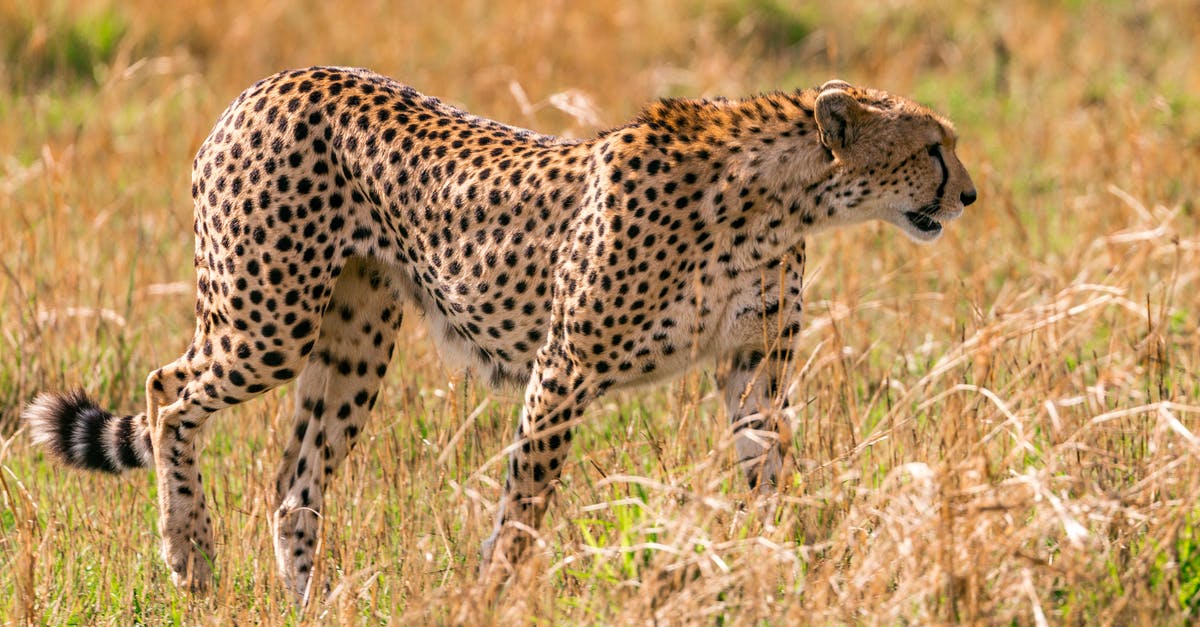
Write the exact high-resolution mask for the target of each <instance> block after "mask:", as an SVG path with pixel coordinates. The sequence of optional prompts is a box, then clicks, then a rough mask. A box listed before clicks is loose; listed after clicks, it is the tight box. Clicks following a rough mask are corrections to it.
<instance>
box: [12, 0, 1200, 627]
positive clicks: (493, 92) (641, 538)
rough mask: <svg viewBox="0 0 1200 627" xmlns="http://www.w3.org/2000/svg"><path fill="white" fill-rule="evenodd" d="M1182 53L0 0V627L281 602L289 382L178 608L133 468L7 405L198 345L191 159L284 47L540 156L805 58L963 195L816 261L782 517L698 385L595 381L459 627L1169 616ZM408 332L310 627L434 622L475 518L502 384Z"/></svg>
mask: <svg viewBox="0 0 1200 627" xmlns="http://www.w3.org/2000/svg"><path fill="white" fill-rule="evenodd" d="M1197 42H1200V2H1196V1H1194V0H1171V1H1169V0H1162V1H1153V0H1145V1H1135V2H1109V1H1097V2H1085V1H1063V2H1049V1H1032V0H1017V1H1014V2H1003V3H995V2H982V1H974V0H971V1H967V2H959V3H952V4H951V3H944V2H935V1H933V0H908V1H904V0H886V1H882V2H881V1H866V0H840V1H837V2H833V1H829V2H803V3H802V2H789V1H786V0H713V1H708V2H705V1H701V0H656V1H650V2H567V1H565V0H546V1H542V2H532V1H531V2H523V1H518V0H493V1H462V2H457V1H446V2H439V3H426V2H408V1H396V2H383V1H380V2H347V3H331V2H283V1H261V0H238V1H230V0H213V1H209V2H190V1H185V2H179V3H163V2H150V1H144V0H130V1H126V2H107V1H103V0H62V1H53V2H49V1H35V2H28V1H14V0H0V271H2V276H0V438H3V439H0V488H2V490H0V493H2V494H3V497H4V498H3V508H0V530H2V533H0V588H3V590H4V592H5V594H0V599H5V600H0V622H4V620H5V619H6V618H8V619H12V620H16V619H17V618H25V619H29V620H34V621H37V622H48V623H62V622H67V621H75V622H89V623H90V622H104V623H118V624H128V623H130V622H132V621H147V622H161V621H165V620H172V621H175V620H185V621H187V622H192V621H193V620H196V617H197V616H198V614H193V612H200V611H202V612H203V613H204V614H203V615H204V616H207V617H211V619H212V620H217V621H222V620H224V621H229V620H234V621H239V622H264V621H265V622H275V621H276V620H286V619H287V618H286V617H288V616H293V615H291V614H289V612H290V611H291V610H290V609H289V605H288V603H287V600H286V596H285V595H283V594H282V592H281V590H280V588H281V587H280V586H279V585H278V583H277V582H276V581H275V580H274V576H273V574H272V572H273V558H272V557H271V548H270V543H269V539H268V534H267V532H266V528H265V522H264V515H265V512H266V511H269V498H268V496H267V492H268V488H267V486H268V483H269V480H270V479H271V478H272V477H273V473H274V464H275V463H276V460H277V459H278V457H279V455H280V454H281V453H280V452H281V450H282V442H283V439H284V436H285V435H286V433H284V434H283V435H280V432H281V431H286V428H287V427H286V425H287V424H288V417H287V415H286V414H287V413H288V412H287V406H286V401H285V400H284V399H285V398H286V392H281V393H278V394H272V395H268V398H267V399H266V400H264V401H257V402H255V403H250V404H247V405H245V406H242V407H239V408H236V409H234V410H231V411H228V412H224V413H222V414H221V415H220V416H218V417H217V418H216V419H214V420H213V421H212V422H210V428H209V430H210V431H211V432H212V434H211V436H210V439H209V443H208V447H207V451H206V453H205V462H204V463H205V465H206V471H205V476H206V478H207V479H208V480H209V483H208V486H207V487H208V490H209V492H210V500H211V502H212V503H213V509H214V510H215V518H216V519H217V527H218V536H219V538H218V544H219V545H220V546H219V549H218V550H219V551H222V552H223V554H222V555H220V556H219V557H218V576H219V579H218V588H217V591H216V593H215V594H214V595H213V596H212V597H210V598H208V599H207V600H200V601H193V600H188V599H187V597H183V596H180V595H178V594H177V593H175V592H174V591H173V590H172V589H171V588H170V585H169V583H168V582H167V578H166V570H165V568H163V567H162V566H161V564H160V563H159V560H158V558H157V533H156V531H155V524H156V515H155V510H154V501H153V498H152V497H151V496H150V495H149V494H148V493H149V491H150V490H151V489H152V487H153V482H152V480H151V479H150V477H149V476H148V475H139V476H130V477H126V478H122V479H120V480H114V479H109V478H97V477H91V476H78V475H74V474H70V473H67V472H65V471H61V470H59V469H56V468H54V467H52V466H50V465H49V463H47V462H46V461H45V460H43V459H42V458H41V455H40V454H39V453H38V452H36V451H34V450H33V449H32V448H31V447H30V446H29V443H28V441H27V438H25V437H22V434H21V433H20V432H19V425H18V423H17V416H18V414H19V411H20V408H21V406H22V405H23V404H24V403H25V402H28V401H29V400H30V399H31V398H32V396H33V395H34V394H35V393H36V392H37V391H40V390H43V389H63V388H66V387H76V386H82V387H85V388H87V389H88V390H89V391H91V392H92V393H94V394H95V395H97V396H98V397H99V398H100V399H101V400H102V401H103V403H104V404H107V405H109V406H111V407H114V408H118V409H121V410H123V411H133V410H135V408H137V407H139V406H140V404H141V403H142V402H143V399H144V397H143V394H142V386H143V383H142V382H143V381H144V378H145V376H146V374H147V373H148V372H149V371H150V370H152V369H153V368H155V367H157V366H158V365H161V364H163V363H166V362H169V361H171V360H172V359H174V358H175V357H176V356H177V355H178V353H179V351H180V350H181V349H182V348H183V347H184V346H185V344H186V341H187V339H188V337H190V333H191V325H192V297H191V294H192V290H193V288H192V281H193V270H192V231H191V208H190V198H189V180H190V165H191V159H192V156H193V154H194V152H195V150H196V149H197V148H198V146H199V144H200V142H201V141H202V140H203V138H204V137H205V136H206V135H207V133H208V131H209V129H210V127H211V124H212V123H213V121H214V120H215V119H216V117H217V116H218V115H219V114H220V112H221V111H222V110H223V109H224V107H225V106H226V105H227V104H228V102H229V101H231V100H232V99H233V98H234V97H236V96H237V94H238V93H239V92H240V91H241V90H242V89H244V88H245V87H247V86H249V85H250V84H251V83H252V82H254V81H255V80H257V79H259V78H262V77H264V76H266V75H269V74H271V73H274V72H276V71H278V70H282V69H286V68H291V67H300V66H307V65H313V64H321V65H353V66H364V67H368V68H371V69H373V70H375V71H378V72H380V73H383V74H386V75H389V76H392V77H394V78H396V79H397V80H399V81H401V82H404V83H407V84H410V85H412V86H414V87H415V88H417V89H418V90H420V91H422V92H424V93H426V94H430V95H435V96H437V97H439V98H442V99H443V100H446V101H448V102H450V103H452V104H454V105H457V106H460V107H462V108H465V109H467V110H469V111H471V112H473V113H477V114H480V115H483V116H487V117H491V118H495V119H498V120H501V121H504V122H507V123H510V124H514V125H517V126H523V127H528V128H532V129H535V130H538V131H541V132H545V133H553V134H562V135H568V136H572V137H587V136H589V135H592V134H594V133H595V132H597V131H598V130H600V129H603V128H606V127H610V126H615V125H619V124H622V123H624V122H626V121H628V120H629V119H631V118H632V117H633V116H634V115H636V113H637V111H638V110H639V109H640V108H641V107H642V106H643V105H644V104H645V103H646V102H647V101H649V100H652V99H654V98H658V97H664V96H717V95H722V96H729V97H737V96H743V95H750V94H754V93H757V92H762V91H770V90H777V89H785V90H790V89H795V88H801V87H808V86H814V85H819V84H821V83H822V82H824V81H825V80H828V79H830V78H833V77H838V78H842V79H845V80H848V81H850V82H852V83H858V84H862V85H867V86H872V87H876V88H880V89H884V90H887V91H891V92H893V93H897V94H902V95H906V96H909V97H912V98H914V99H916V100H919V101H921V102H923V103H925V104H927V105H929V106H931V107H933V108H934V109H936V110H938V111H940V112H942V113H943V114H945V115H947V116H948V117H949V118H951V119H952V120H953V121H954V122H955V123H956V124H957V127H958V130H959V134H960V136H961V139H960V142H959V147H958V153H959V156H960V158H961V159H962V161H963V162H964V164H965V165H966V166H967V168H968V169H969V170H970V172H971V174H972V176H973V177H974V180H975V183H976V185H977V187H978V190H979V198H980V200H979V201H978V202H977V203H976V204H975V205H973V206H972V207H970V208H968V210H967V212H966V214H965V215H964V216H963V218H962V219H961V220H959V221H957V222H956V223H954V224H952V225H950V226H949V228H948V229H947V234H946V236H945V237H944V238H942V239H941V240H940V241H939V242H938V243H936V244H935V245H933V246H929V247H918V246H917V245H915V244H912V243H910V242H909V241H907V240H906V239H905V238H904V237H903V236H902V235H900V234H899V233H898V232H895V229H890V228H887V227H885V226H882V225H867V226H861V227H855V228H853V229H846V230H842V231H838V232H833V233H824V234H821V235H820V236H819V237H817V238H816V239H815V240H813V241H812V242H810V243H809V246H810V248H809V250H810V256H809V266H808V270H807V276H808V278H809V284H808V287H807V288H806V299H807V300H808V302H809V307H808V311H809V313H810V322H809V326H808V328H807V330H806V331H805V338H804V347H803V349H802V351H801V352H802V353H803V354H804V359H803V361H804V363H803V364H802V367H801V368H800V369H799V373H798V376H797V379H796V381H795V382H794V385H793V395H792V396H793V399H794V400H796V401H798V407H799V409H798V415H797V419H798V422H797V425H798V426H797V430H796V440H795V442H793V446H792V450H793V458H794V459H793V460H792V470H793V475H792V479H791V480H790V481H789V482H788V485H786V486H784V490H783V493H784V494H783V501H782V502H783V503H784V504H785V505H786V507H781V508H779V509H778V510H777V511H776V512H775V513H773V514H769V515H768V514H764V513H763V512H761V511H760V510H756V509H754V508H753V507H750V508H747V507H745V503H744V499H745V497H746V495H745V494H742V493H741V491H742V490H743V489H744V487H743V486H742V485H741V483H740V476H738V475H739V473H737V471H736V469H734V468H733V467H732V453H731V451H730V449H729V446H728V445H729V442H728V438H727V437H726V435H725V433H724V430H723V429H722V426H721V422H722V420H723V417H722V415H721V412H722V409H721V408H720V407H719V405H720V404H719V403H718V402H716V401H715V400H714V398H713V395H712V387H711V382H710V381H709V379H708V377H707V375H705V374H704V373H702V372H698V373H694V374H692V375H689V376H688V377H685V378H684V379H683V380H681V381H680V382H678V383H675V384H673V385H672V386H669V387H663V388H660V389H656V390H650V391H643V392H638V393H634V394H629V395H622V396H615V397H613V398H612V399H611V400H609V401H606V402H605V403H603V404H598V405H597V407H595V408H593V409H592V410H590V414H591V415H592V421H591V423H590V425H589V426H588V427H587V428H585V430H584V433H583V434H582V435H581V438H580V439H579V440H577V442H578V446H577V448H576V450H575V451H574V453H573V462H572V464H571V465H570V466H568V468H567V471H566V473H565V476H564V486H563V489H562V490H561V491H560V497H559V498H558V500H557V503H556V504H555V505H554V506H553V507H552V508H551V514H550V517H549V519H548V522H547V535H546V537H545V540H546V542H547V545H546V547H545V552H544V553H545V554H544V556H543V561H542V562H540V564H541V567H542V570H541V571H540V572H539V573H538V574H537V575H535V576H534V577H533V581H532V583H530V584H528V585H529V586H530V587H529V588H528V592H527V593H523V594H513V593H511V592H510V594H509V595H508V596H507V597H506V600H505V601H503V602H502V604H501V605H500V606H498V607H497V608H492V609H490V610H486V611H487V612H492V613H491V614H486V612H485V614H486V616H487V617H490V618H492V619H497V620H523V621H524V620H529V619H530V618H532V617H542V618H545V619H547V620H552V621H555V622H600V623H605V622H634V621H636V622H643V621H650V620H657V621H661V622H667V623H672V622H682V623H688V622H692V621H693V619H694V620H695V621H697V622H713V621H722V622H734V623H737V624H742V623H745V622H752V621H756V620H760V621H761V620H780V619H781V618H783V617H789V616H790V617H791V618H793V619H798V620H806V621H807V620H813V621H818V622H827V621H832V622H860V621H862V622H872V623H873V622H897V621H915V622H929V621H949V622H954V621H974V620H981V621H987V622H991V621H1015V622H1017V623H1021V624H1027V623H1037V624H1043V623H1045V622H1046V621H1049V622H1068V623H1070V622H1096V621H1099V622H1105V621H1116V622H1129V621H1131V620H1140V619H1148V618H1155V617H1158V618H1164V617H1165V618H1164V620H1165V621H1166V622H1180V623H1183V622H1188V621H1189V620H1194V619H1195V616H1196V611H1197V610H1198V609H1200V597H1198V596H1197V591H1198V590H1200V553H1197V551H1200V537H1197V536H1195V535H1193V531H1192V530H1193V522H1194V521H1195V520H1196V518H1197V517H1198V516H1200V512H1198V511H1197V510H1196V509H1195V503H1196V502H1197V498H1198V497H1200V479H1198V477H1200V465H1198V464H1197V463H1196V462H1197V460H1196V458H1195V456H1196V455H1197V453H1198V449H1200V438H1198V437H1197V436H1196V435H1195V432H1196V431H1197V428H1198V427H1200V409H1198V408H1197V406H1198V405H1200V339H1198V334H1200V331H1198V328H1197V317H1198V315H1200V314H1198V312H1200V296H1198V295H1197V294H1198V293H1200V232H1198V231H1200V229H1197V202H1198V190H1200V167H1198V166H1197V164H1198V163H1200V63H1197V59H1200V50H1198V49H1197V48H1198V45H1200V44H1197ZM417 322H418V321H417V318H416V316H411V317H410V320H409V321H407V322H406V323H405V326H404V329H403V331H402V333H403V335H404V338H403V341H402V342H401V345H400V346H401V348H400V350H399V351H398V352H399V354H398V355H397V357H396V363H395V364H394V365H393V366H394V367H393V370H392V373H391V374H390V375H389V376H388V379H387V382H386V384H385V393H384V395H383V396H382V397H381V398H382V399H383V400H382V401H381V404H380V408H379V409H377V410H376V420H375V421H374V423H373V424H372V425H371V427H370V429H369V435H370V437H369V438H367V439H366V440H364V441H363V444H361V445H360V447H359V450H358V451H356V454H355V456H353V457H352V459H351V462H350V463H349V464H347V469H346V472H345V473H344V475H343V477H344V478H343V479H342V480H341V481H339V482H337V483H338V484H339V485H340V484H343V483H344V484H345V485H341V487H338V488H336V489H337V493H336V495H335V496H334V497H333V498H332V499H331V503H332V508H333V509H334V510H337V511H331V512H330V513H329V514H328V516H329V519H328V524H327V525H326V530H327V538H326V539H325V540H324V542H325V544H324V545H323V546H324V549H325V552H324V554H325V555H326V556H327V557H328V558H329V559H328V560H325V561H326V562H327V564H325V565H324V566H322V568H323V574H325V575H326V576H327V578H328V579H329V580H330V581H331V582H332V584H333V585H334V589H335V591H339V592H337V594H335V595H334V596H333V600H331V602H330V603H329V605H328V607H327V609H326V610H325V611H326V614H323V615H322V616H325V617H326V619H327V620H334V619H339V620H342V621H343V622H360V621H362V622H378V621H380V620H400V619H408V618H414V619H419V620H424V621H444V620H447V617H448V616H451V615H452V614H453V612H454V611H455V610H454V608H455V603H456V602H457V603H461V595H459V594H458V592H461V590H463V589H464V587H465V586H468V585H469V584H470V583H471V581H472V580H473V577H472V574H473V572H474V568H475V565H476V560H477V557H476V556H477V553H476V547H477V546H478V542H479V540H481V539H482V537H483V536H484V535H486V533H487V530H488V529H489V522H488V521H489V519H490V514H491V507H492V504H493V501H494V499H495V496H496V494H497V491H498V485H497V481H500V480H502V479H501V465H500V464H496V463H495V458H494V456H495V454H496V453H497V452H498V451H499V450H501V449H502V448H503V446H504V445H505V444H506V443H507V442H508V441H509V439H510V438H511V437H512V432H513V421H514V417H515V415H516V405H517V399H518V396H519V394H518V393H516V392H502V393H493V392H491V391H488V390H486V389H485V388H482V387H481V386H479V385H476V384H475V382H473V381H471V380H470V379H469V378H467V377H463V376H462V374H461V373H455V372H450V371H446V370H445V369H443V368H442V367H441V366H439V365H438V362H437V360H436V355H435V353H434V351H433V349H432V347H431V345H430V343H429V342H428V341H426V338H425V335H424V334H425V332H424V329H423V328H422V327H421V325H420V324H419V323H417ZM613 475H621V476H634V477H640V478H642V479H644V481H642V482H636V481H635V482H625V481H619V480H614V479H613V478H612V476H613ZM348 486H353V487H348ZM691 497H698V498H691ZM705 504H707V505H705ZM330 529H332V530H334V531H333V532H330V531H329V530H330ZM680 573H687V574H688V575H687V576H683V575H681V574H680ZM480 611H483V610H480ZM204 620H209V618H205V619H204Z"/></svg>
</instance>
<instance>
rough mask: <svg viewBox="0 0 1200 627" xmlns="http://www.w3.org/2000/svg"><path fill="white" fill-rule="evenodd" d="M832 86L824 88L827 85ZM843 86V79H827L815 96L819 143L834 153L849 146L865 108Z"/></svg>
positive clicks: (846, 85) (852, 141) (864, 113)
mask: <svg viewBox="0 0 1200 627" xmlns="http://www.w3.org/2000/svg"><path fill="white" fill-rule="evenodd" d="M830 84H833V86H832V87H829V88H828V89H826V87H827V86H829V85H830ZM843 86H845V87H849V85H848V84H846V83H845V82H843V81H829V82H828V83H825V85H824V86H822V87H821V95H819V96H817V104H816V116H817V129H818V130H819V131H820V132H821V143H822V144H824V145H825V147H826V148H828V149H829V150H831V151H833V152H834V153H835V154H836V153H838V152H841V151H843V150H845V149H846V148H849V147H850V145H851V144H853V143H854V138H855V135H856V132H857V130H858V127H859V123H860V122H861V120H862V118H863V117H864V116H865V115H866V109H865V108H864V107H863V106H862V104H860V103H859V102H858V101H857V100H855V99H854V96H851V95H850V94H849V92H847V91H846V90H845V89H844V88H843Z"/></svg>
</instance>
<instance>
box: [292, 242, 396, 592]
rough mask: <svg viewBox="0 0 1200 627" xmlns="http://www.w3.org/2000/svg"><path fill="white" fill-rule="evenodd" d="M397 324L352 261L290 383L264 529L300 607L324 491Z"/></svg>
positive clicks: (369, 275)
mask: <svg viewBox="0 0 1200 627" xmlns="http://www.w3.org/2000/svg"><path fill="white" fill-rule="evenodd" d="M400 319H401V311H400V303H399V301H398V300H397V299H396V298H395V295H394V293H393V290H392V289H391V286H390V283H389V280H388V277H387V275H386V273H385V272H384V271H383V270H382V269H381V268H380V267H378V266H376V265H375V264H372V263H369V262H366V261H364V260H361V259H357V258H356V259H353V260H352V261H351V263H349V264H348V265H347V266H346V268H345V270H344V272H343V273H342V275H341V277H340V278H339V279H338V281H337V283H336V285H335V286H334V290H333V295H332V297H331V300H330V303H329V306H328V307H327V308H326V310H325V315H324V317H323V319H322V321H321V327H320V337H319V338H318V340H317V343H316V346H315V347H314V349H313V352H312V354H311V355H310V357H309V361H308V364H307V365H306V366H305V367H304V370H303V371H301V373H300V377H299V379H298V380H297V384H296V408H295V414H294V416H295V418H294V426H293V428H292V436H291V441H290V442H289V443H288V445H287V448H286V449H285V451H284V456H283V461H282V463H281V464H280V466H279V472H278V475H277V478H276V481H275V487H276V499H277V500H276V503H277V509H276V510H275V512H274V514H273V515H272V520H271V526H272V532H273V533H272V535H273V536H274V542H275V558H276V565H277V566H278V569H279V574H280V577H281V578H282V579H283V581H284V584H285V585H286V586H287V587H288V589H289V590H290V591H291V592H292V593H293V594H294V595H295V596H296V598H297V599H298V601H299V602H300V603H301V604H302V605H303V604H304V603H306V602H307V601H308V600H309V599H311V598H312V594H311V590H310V587H311V584H310V581H311V577H312V572H313V566H314V563H315V559H316V555H315V551H316V550H317V538H318V534H319V533H320V516H321V511H322V508H323V506H324V500H325V491H326V489H327V488H328V485H329V481H330V479H331V478H332V476H333V474H334V472H335V471H336V470H337V467H338V466H339V465H340V464H341V463H342V460H344V459H345V458H346V455H347V453H348V452H349V451H350V449H351V448H353V446H354V442H355V439H356V438H357V437H358V435H359V434H361V433H362V430H363V425H364V423H365V422H366V420H367V415H368V413H369V412H370V409H371V407H372V406H373V405H374V404H375V399H376V395H377V394H378V391H379V386H380V382H381V381H382V379H383V376H384V374H385V373H386V371H387V367H388V362H389V361H390V360H391V355H392V348H393V345H394V342H395V337H396V332H397V330H398V329H399V326H400Z"/></svg>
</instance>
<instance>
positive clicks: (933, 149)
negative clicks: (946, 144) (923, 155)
mask: <svg viewBox="0 0 1200 627" xmlns="http://www.w3.org/2000/svg"><path fill="white" fill-rule="evenodd" d="M941 150H942V145H941V144H929V146H928V147H927V148H925V152H927V153H929V156H930V157H937V156H938V155H939V153H940V152H941Z"/></svg>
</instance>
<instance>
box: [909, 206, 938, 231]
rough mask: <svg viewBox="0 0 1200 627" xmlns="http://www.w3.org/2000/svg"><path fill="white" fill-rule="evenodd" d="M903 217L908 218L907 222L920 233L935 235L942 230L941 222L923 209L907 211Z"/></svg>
mask: <svg viewBox="0 0 1200 627" xmlns="http://www.w3.org/2000/svg"><path fill="white" fill-rule="evenodd" d="M904 217H905V218H907V219H908V222H909V224H911V225H913V226H914V227H916V229H917V230H918V231H920V232H922V233H926V234H928V235H936V234H938V233H941V232H942V223H941V222H938V221H937V220H934V219H933V218H932V217H930V216H929V214H927V213H925V212H924V211H907V212H905V213H904Z"/></svg>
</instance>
